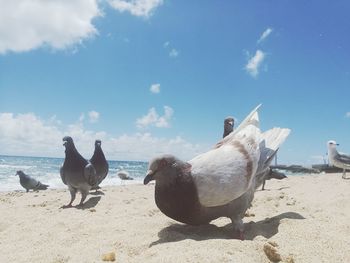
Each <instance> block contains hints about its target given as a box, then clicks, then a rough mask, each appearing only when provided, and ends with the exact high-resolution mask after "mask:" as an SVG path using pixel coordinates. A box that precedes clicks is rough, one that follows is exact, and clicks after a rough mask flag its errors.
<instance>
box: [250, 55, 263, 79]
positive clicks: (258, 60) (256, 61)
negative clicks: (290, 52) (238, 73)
mask: <svg viewBox="0 0 350 263" xmlns="http://www.w3.org/2000/svg"><path fill="white" fill-rule="evenodd" d="M264 59H265V54H264V52H262V51H261V50H257V51H256V53H255V55H254V56H253V57H251V58H250V59H249V60H248V64H247V65H246V66H245V69H246V71H247V72H248V73H249V74H250V75H251V76H252V77H257V76H258V74H259V68H260V66H261V64H262V62H263V61H264Z"/></svg>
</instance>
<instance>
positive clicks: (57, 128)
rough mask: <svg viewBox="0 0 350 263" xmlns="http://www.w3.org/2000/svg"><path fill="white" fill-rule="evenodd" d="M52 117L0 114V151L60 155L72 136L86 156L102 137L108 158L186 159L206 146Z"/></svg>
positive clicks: (177, 138)
mask: <svg viewBox="0 0 350 263" xmlns="http://www.w3.org/2000/svg"><path fill="white" fill-rule="evenodd" d="M60 123H61V122H60V121H58V120H57V119H56V117H55V116H53V117H52V118H50V119H49V120H48V121H46V120H43V119H41V118H39V117H38V116H36V115H35V114H33V113H26V114H17V115H15V114H13V113H0V153H1V154H8V155H26V156H48V157H63V156H64V147H63V146H62V138H63V137H64V136H66V135H69V136H72V138H73V139H74V142H75V145H76V146H77V148H78V149H79V152H80V153H81V154H82V155H83V156H84V157H85V158H90V157H91V156H92V153H93V149H94V141H95V140H96V139H101V140H102V147H103V150H104V152H105V154H106V156H107V158H108V159H110V160H113V159H114V160H143V161H148V160H150V159H151V158H152V157H154V156H155V155H159V154H165V153H172V154H174V155H176V156H178V157H179V158H183V159H190V158H192V157H193V156H195V155H197V154H199V153H200V152H203V150H205V149H206V148H207V147H205V148H204V147H203V146H200V145H195V144H192V143H189V142H188V141H186V140H184V139H183V138H182V137H180V136H176V137H175V138H170V139H169V138H158V137H154V136H152V134H150V133H135V134H131V135H127V134H124V135H120V136H112V135H110V134H108V133H106V132H103V131H99V132H96V131H91V130H86V129H85V127H84V125H83V123H82V122H77V123H73V124H70V125H62V124H60Z"/></svg>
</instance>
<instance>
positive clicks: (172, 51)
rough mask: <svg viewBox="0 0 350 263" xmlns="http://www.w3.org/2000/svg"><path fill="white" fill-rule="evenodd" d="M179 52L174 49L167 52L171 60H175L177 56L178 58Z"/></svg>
mask: <svg viewBox="0 0 350 263" xmlns="http://www.w3.org/2000/svg"><path fill="white" fill-rule="evenodd" d="M179 53H180V52H179V51H177V50H176V49H175V48H173V49H172V50H170V52H169V56H170V57H172V58H176V57H177V56H179Z"/></svg>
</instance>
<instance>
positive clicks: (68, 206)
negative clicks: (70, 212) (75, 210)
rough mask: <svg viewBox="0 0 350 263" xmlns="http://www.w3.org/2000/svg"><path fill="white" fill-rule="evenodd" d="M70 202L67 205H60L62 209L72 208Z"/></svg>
mask: <svg viewBox="0 0 350 263" xmlns="http://www.w3.org/2000/svg"><path fill="white" fill-rule="evenodd" d="M72 207H73V206H72V204H68V205H63V206H61V208H62V209H66V208H72Z"/></svg>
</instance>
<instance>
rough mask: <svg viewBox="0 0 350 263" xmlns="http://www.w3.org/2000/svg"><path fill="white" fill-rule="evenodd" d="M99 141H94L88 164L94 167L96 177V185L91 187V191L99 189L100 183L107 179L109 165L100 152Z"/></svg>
mask: <svg viewBox="0 0 350 263" xmlns="http://www.w3.org/2000/svg"><path fill="white" fill-rule="evenodd" d="M101 144H102V142H101V140H96V141H95V151H94V154H93V156H92V157H91V159H90V163H91V164H92V165H93V166H94V168H95V170H96V175H97V178H98V179H97V185H95V186H93V187H92V188H91V189H92V190H97V189H99V188H100V186H99V185H100V183H102V181H103V180H104V179H105V178H106V177H107V174H108V170H109V165H108V162H107V160H106V157H105V155H104V153H103V151H102V147H101Z"/></svg>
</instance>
